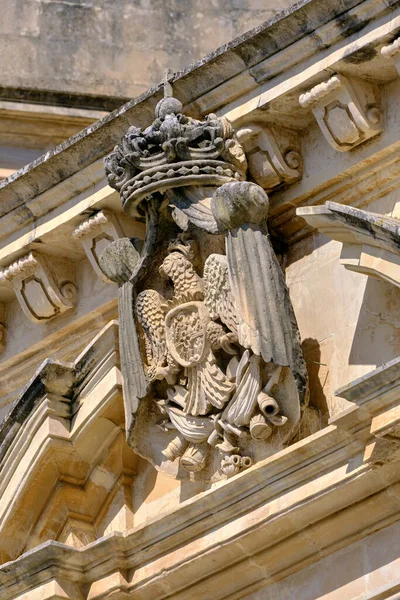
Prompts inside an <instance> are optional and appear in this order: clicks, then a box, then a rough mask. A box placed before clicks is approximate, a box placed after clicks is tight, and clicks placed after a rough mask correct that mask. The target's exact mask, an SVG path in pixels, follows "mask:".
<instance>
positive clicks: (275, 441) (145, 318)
mask: <svg viewBox="0 0 400 600" xmlns="http://www.w3.org/2000/svg"><path fill="white" fill-rule="evenodd" d="M105 165H106V173H107V176H108V180H109V184H110V185H111V186H112V187H114V188H115V189H116V190H118V191H119V192H120V195H121V200H122V203H123V207H124V210H125V212H126V213H127V214H128V215H130V216H131V217H132V218H135V219H141V220H146V223H147V237H146V240H145V242H144V244H141V243H139V242H138V241H137V240H130V239H129V238H122V239H119V240H117V241H115V242H112V243H111V244H110V245H109V246H108V247H107V248H106V250H105V251H104V252H103V254H102V256H101V258H100V267H101V268H102V270H103V272H104V274H105V276H106V277H107V278H108V279H111V280H113V281H116V282H118V283H119V285H120V288H119V312H120V347H121V362H122V370H123V376H124V403H125V415H126V426H127V436H128V442H129V444H130V445H131V446H132V447H133V448H134V449H135V450H136V451H137V452H138V453H139V454H141V455H142V456H144V457H146V458H147V459H148V460H150V461H151V462H152V463H153V464H154V465H155V466H156V467H157V468H158V469H161V470H163V471H165V472H166V473H168V474H170V475H171V476H173V477H178V478H190V479H203V480H208V481H210V480H211V481H213V480H217V479H220V478H221V477H225V476H230V475H234V474H236V473H238V472H239V471H241V470H243V469H246V468H248V467H250V466H251V465H252V464H253V463H254V462H256V461H258V460H261V459H262V458H265V457H266V456H269V455H270V454H272V453H273V452H276V451H277V450H279V449H280V448H282V447H283V445H284V444H286V443H288V442H289V441H290V439H291V438H292V437H293V435H294V433H295V432H296V430H297V426H298V424H299V420H300V417H301V410H302V407H303V406H304V404H305V402H306V389H307V378H306V370H305V364H304V360H303V356H302V352H301V346H300V337H299V333H298V329H297V324H296V319H295V316H294V313H293V309H292V305H291V302H290V299H289V294H288V290H287V288H286V284H285V281H284V275H283V273H282V271H281V269H280V266H279V264H278V262H277V259H276V257H275V254H274V251H273V249H272V246H271V243H270V241H269V236H268V233H267V229H266V218H267V215H268V206H269V202H268V196H267V195H266V193H265V191H264V190H263V189H262V188H261V187H259V186H258V185H256V184H254V183H250V182H246V181H245V178H246V170H247V163H246V157H245V154H244V151H243V148H242V146H241V145H240V144H239V142H238V140H237V139H236V137H235V133H234V131H233V130H232V128H231V126H230V124H229V123H228V122H227V121H226V120H224V119H221V118H217V117H216V116H215V115H208V116H207V117H206V118H205V119H204V120H203V121H197V120H195V119H192V118H190V117H187V116H185V115H183V114H182V104H181V103H180V102H179V101H178V100H176V99H175V98H172V97H166V98H164V99H163V100H161V101H160V102H159V104H158V105H157V108H156V119H155V121H154V123H153V124H152V125H151V126H150V127H148V128H147V129H145V130H144V131H142V130H140V129H138V128H136V127H130V128H129V130H128V132H127V133H126V135H125V136H124V138H123V140H122V142H121V144H120V145H119V146H117V147H116V148H115V149H114V151H113V152H112V153H111V155H109V156H108V157H107V158H106V160H105Z"/></svg>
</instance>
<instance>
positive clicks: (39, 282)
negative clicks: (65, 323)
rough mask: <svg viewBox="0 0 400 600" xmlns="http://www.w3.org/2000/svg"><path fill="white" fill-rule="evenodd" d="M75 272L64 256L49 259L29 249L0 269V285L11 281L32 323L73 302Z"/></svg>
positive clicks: (69, 307)
mask: <svg viewBox="0 0 400 600" xmlns="http://www.w3.org/2000/svg"><path fill="white" fill-rule="evenodd" d="M74 279H75V273H74V268H73V267H72V266H71V264H70V263H69V262H67V261H65V260H63V259H58V258H57V259H52V261H51V268H50V265H49V262H48V261H47V260H46V259H45V258H44V257H43V256H42V255H40V254H38V253H37V252H31V253H29V254H28V255H26V256H23V257H22V258H20V259H18V260H17V261H15V262H14V263H12V264H11V265H9V266H8V267H6V268H5V269H2V270H1V271H0V285H11V286H12V287H13V288H14V291H15V294H16V296H17V298H18V301H19V303H20V305H21V308H22V310H23V311H24V313H25V314H26V316H27V317H28V319H30V320H31V321H33V322H34V323H43V322H45V321H48V320H49V319H52V318H53V317H56V316H57V315H60V314H62V313H65V312H67V311H68V310H71V308H73V307H74V306H75V300H76V286H75V283H74Z"/></svg>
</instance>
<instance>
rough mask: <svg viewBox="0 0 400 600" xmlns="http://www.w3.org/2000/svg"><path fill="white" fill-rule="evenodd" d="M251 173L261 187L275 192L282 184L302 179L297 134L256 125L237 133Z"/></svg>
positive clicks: (284, 129)
mask: <svg viewBox="0 0 400 600" xmlns="http://www.w3.org/2000/svg"><path fill="white" fill-rule="evenodd" d="M236 135H237V138H238V140H239V141H240V143H241V144H242V145H243V147H244V149H245V152H246V156H247V161H248V165H249V170H250V173H251V175H252V177H253V179H254V181H256V182H257V183H258V184H259V185H260V186H261V187H263V188H264V189H265V190H267V191H271V190H273V189H274V188H276V187H277V186H278V185H281V184H282V183H293V182H294V181H297V180H298V179H300V178H301V175H302V167H303V161H302V158H301V154H300V140H299V136H298V134H297V132H295V131H292V130H290V129H286V128H283V127H276V126H273V125H271V126H268V127H266V126H263V125H261V124H257V123H253V124H250V125H246V127H243V128H242V129H240V130H239V131H238V132H237V134H236Z"/></svg>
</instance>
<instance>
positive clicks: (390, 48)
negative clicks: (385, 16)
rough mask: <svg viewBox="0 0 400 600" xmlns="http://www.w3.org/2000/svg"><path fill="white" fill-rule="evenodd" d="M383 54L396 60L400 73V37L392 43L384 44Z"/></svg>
mask: <svg viewBox="0 0 400 600" xmlns="http://www.w3.org/2000/svg"><path fill="white" fill-rule="evenodd" d="M381 54H382V55H383V56H385V57H387V58H391V59H392V60H393V61H394V64H395V65H396V69H397V71H398V73H399V75H400V37H398V38H397V39H396V40H395V41H394V42H392V43H391V44H388V45H387V46H383V48H382V50H381Z"/></svg>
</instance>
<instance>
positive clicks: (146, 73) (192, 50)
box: [0, 0, 294, 98]
mask: <svg viewBox="0 0 400 600" xmlns="http://www.w3.org/2000/svg"><path fill="white" fill-rule="evenodd" d="M292 4H294V2H293V1H292V0H279V2H277V3H274V2H271V1H270V0H268V1H265V2H260V1H259V0H245V1H243V2H239V1H238V0H225V1H224V2H223V3H220V2H215V0H203V1H202V2H200V1H199V0H190V1H185V0H167V1H162V0H137V1H135V2H129V1H127V0H118V1H117V2H108V1H102V2H100V3H99V2H95V1H93V0H89V1H88V2H85V3H84V4H82V3H76V2H67V1H61V2H58V1H57V2H56V1H50V2H48V1H43V2H34V1H30V0H29V1H25V0H18V1H17V2H16V3H14V4H12V5H10V3H9V2H8V0H2V5H1V6H0V8H1V11H2V13H3V14H4V15H5V16H4V18H3V19H2V23H1V27H0V32H1V40H2V41H1V46H0V47H1V55H2V56H3V59H4V69H3V70H2V74H1V77H0V86H3V87H17V88H18V87H24V88H35V89H37V90H46V89H48V90H52V91H53V90H56V91H62V92H71V93H75V94H93V95H110V96H120V97H121V98H129V97H135V96H137V95H139V94H140V93H142V92H144V91H145V90H146V89H147V88H149V87H150V86H151V85H152V84H154V83H158V82H159V81H161V79H162V78H163V74H164V70H165V69H166V68H170V69H172V70H173V71H179V70H180V69H183V68H184V67H186V66H187V65H189V64H190V63H191V62H193V61H195V60H197V59H199V58H201V57H203V56H204V55H206V54H208V53H209V52H212V51H213V50H215V49H216V48H218V47H219V46H221V45H222V44H224V43H226V42H230V41H231V40H232V39H233V38H234V37H236V36H238V35H241V34H242V33H244V32H245V31H248V30H249V29H251V28H252V27H255V26H256V25H259V24H260V23H262V22H263V21H265V20H267V19H270V18H272V17H274V16H275V15H276V14H277V13H278V12H279V11H282V10H283V9H285V8H287V7H289V6H291V5H292Z"/></svg>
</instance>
